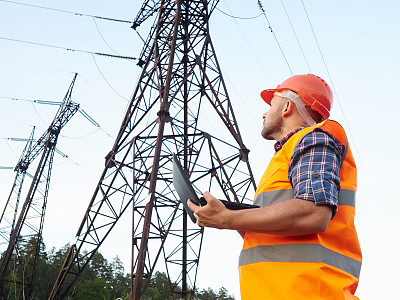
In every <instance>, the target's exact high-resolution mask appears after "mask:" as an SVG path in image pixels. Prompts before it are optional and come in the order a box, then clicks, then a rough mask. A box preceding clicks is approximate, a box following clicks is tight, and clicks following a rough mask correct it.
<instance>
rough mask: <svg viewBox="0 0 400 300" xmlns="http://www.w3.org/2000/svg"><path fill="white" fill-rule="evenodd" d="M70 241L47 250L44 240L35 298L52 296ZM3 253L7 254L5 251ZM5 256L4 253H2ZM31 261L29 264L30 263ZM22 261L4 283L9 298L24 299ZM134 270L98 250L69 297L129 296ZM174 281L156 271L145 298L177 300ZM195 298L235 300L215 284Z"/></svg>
mask: <svg viewBox="0 0 400 300" xmlns="http://www.w3.org/2000/svg"><path fill="white" fill-rule="evenodd" d="M29 245H30V244H29V243H27V244H25V245H24V246H23V247H20V249H19V250H20V257H24V259H25V260H29V259H32V258H31V257H30V253H32V251H31V250H32V249H29ZM68 249H69V245H65V246H64V247H62V248H61V249H59V250H56V249H55V248H52V249H51V250H49V251H47V252H46V251H45V246H44V244H42V247H41V251H40V253H39V260H38V263H37V269H36V282H35V286H34V295H35V299H40V300H42V299H48V297H49V295H50V293H51V290H52V288H53V285H54V282H55V280H56V278H57V276H58V273H59V272H60V269H61V266H62V264H63V263H64V259H65V256H66V253H67V251H68ZM2 256H3V255H2ZM2 256H1V257H2ZM28 265H29V264H25V266H28ZM23 268H26V267H22V266H21V265H19V264H17V263H15V262H14V258H13V259H12V260H11V261H10V263H9V268H8V269H9V271H8V276H7V278H6V280H5V282H4V283H3V287H4V289H3V291H4V292H5V299H22V298H23V296H21V293H22V290H23V288H22V286H21V284H20V283H18V282H20V281H21V280H20V278H22V277H23V276H22V273H23V272H26V271H27V270H23ZM129 282H130V274H129V273H125V270H124V266H123V264H122V262H121V260H120V259H119V258H118V256H117V257H115V258H113V259H112V260H111V262H109V261H108V260H107V259H106V258H104V257H103V255H102V254H101V253H99V252H97V253H96V254H95V255H94V256H93V258H92V259H91V260H90V262H89V264H88V266H87V267H86V268H85V270H84V271H83V272H82V274H81V276H79V280H78V282H77V283H76V284H75V286H74V287H73V288H72V289H71V290H70V291H69V294H68V296H67V297H66V299H68V300H108V299H110V300H129V292H130V289H129ZM170 286H171V282H170V281H169V279H168V276H167V275H166V274H165V273H161V272H156V273H155V274H153V276H152V278H151V280H150V285H149V287H148V288H147V289H146V293H145V300H174V299H181V297H180V296H179V295H176V296H174V297H172V296H171V292H170ZM192 299H193V300H234V299H235V298H234V297H233V296H230V295H229V294H228V291H227V290H226V289H225V288H224V287H221V288H220V289H219V290H218V291H214V290H212V289H211V288H207V289H202V290H201V291H199V290H195V291H194V297H193V298H192Z"/></svg>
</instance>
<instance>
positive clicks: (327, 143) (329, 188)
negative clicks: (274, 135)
mask: <svg viewBox="0 0 400 300" xmlns="http://www.w3.org/2000/svg"><path fill="white" fill-rule="evenodd" d="M343 151H344V146H343V145H342V144H341V143H340V142H339V141H338V140H337V139H336V138H335V137H333V136H332V135H330V134H329V133H327V132H325V131H322V130H314V131H312V132H310V133H308V134H307V135H306V136H304V138H303V139H302V140H301V141H300V142H299V143H298V144H297V145H296V147H295V149H294V152H293V155H292V157H291V162H290V165H289V169H288V178H289V182H290V184H291V185H292V188H293V190H294V197H295V198H296V199H303V200H308V201H314V202H315V204H316V205H329V206H331V207H332V212H333V214H332V217H333V216H335V215H336V212H337V201H338V193H339V191H340V179H339V171H340V166H341V161H342V155H343Z"/></svg>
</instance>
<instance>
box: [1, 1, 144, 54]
mask: <svg viewBox="0 0 400 300" xmlns="http://www.w3.org/2000/svg"><path fill="white" fill-rule="evenodd" d="M0 1H2V0H0ZM0 39H2V40H6V41H12V42H18V43H25V44H31V45H36V46H44V47H50V48H56V49H62V50H67V51H72V52H81V53H88V54H92V55H99V56H106V57H112V58H122V59H127V60H137V58H135V57H131V56H121V55H114V54H108V53H101V52H93V51H87V50H78V49H72V48H65V47H61V46H54V45H48V44H42V43H36V42H30V41H24V40H18V39H11V38H6V37H1V36H0Z"/></svg>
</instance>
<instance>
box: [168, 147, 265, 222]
mask: <svg viewBox="0 0 400 300" xmlns="http://www.w3.org/2000/svg"><path fill="white" fill-rule="evenodd" d="M172 183H173V184H174V187H175V190H176V192H177V193H178V196H179V198H180V200H181V202H182V204H183V207H184V208H185V210H186V212H187V213H188V215H189V217H190V219H191V220H192V221H193V223H196V218H195V216H194V215H193V211H191V210H190V208H189V206H188V205H187V201H188V199H191V200H192V202H193V203H195V204H196V205H200V206H204V205H206V204H207V201H206V199H204V198H203V197H200V198H199V196H198V195H197V193H196V192H195V190H194V188H193V186H192V184H191V182H190V180H189V177H188V176H187V175H186V173H185V171H184V170H183V167H182V166H181V164H180V163H179V160H178V157H177V156H176V154H175V153H174V154H173V174H172ZM220 201H221V202H222V203H223V204H224V205H225V207H226V208H228V209H231V210H239V209H248V208H258V207H259V206H257V205H252V204H246V203H238V202H232V201H227V200H220Z"/></svg>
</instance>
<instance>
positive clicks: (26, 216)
mask: <svg viewBox="0 0 400 300" xmlns="http://www.w3.org/2000/svg"><path fill="white" fill-rule="evenodd" d="M76 76H77V74H75V76H74V78H73V80H72V82H71V85H70V87H69V89H68V91H67V93H66V95H65V97H64V100H63V101H62V103H61V105H60V108H59V109H58V111H57V114H56V116H55V117H54V120H53V122H52V123H51V125H50V126H49V128H48V129H47V131H46V132H45V133H44V134H43V135H42V137H41V138H40V139H39V140H38V141H37V142H36V144H35V145H34V146H33V147H30V149H29V150H28V151H27V153H26V154H25V155H24V156H23V158H22V159H20V161H19V162H18V164H17V167H16V169H18V170H21V172H22V173H23V175H25V173H26V170H27V168H28V166H29V164H30V163H31V162H32V160H34V159H35V158H36V157H37V156H39V155H40V154H41V158H40V161H39V164H38V166H37V168H36V172H35V174H34V176H33V179H32V183H31V185H30V188H29V191H28V194H27V196H26V198H25V201H24V204H23V206H22V208H21V210H20V212H19V216H18V219H17V221H16V222H15V219H14V222H15V223H14V222H13V224H12V230H11V235H10V238H9V243H8V248H7V250H6V251H5V252H4V255H3V258H2V261H1V265H0V299H8V298H9V296H10V295H9V294H8V293H6V292H7V291H6V288H5V283H6V282H7V280H6V279H7V275H8V273H9V268H8V266H9V262H10V260H11V259H12V258H13V257H14V258H15V262H16V265H17V266H22V267H23V268H22V269H23V272H22V275H21V278H18V279H17V280H15V281H14V282H15V283H16V284H18V283H23V285H22V284H21V285H20V286H19V287H18V288H17V287H14V290H16V292H15V295H14V296H15V299H19V297H20V295H24V298H27V299H33V297H34V285H35V276H36V265H37V261H38V258H39V253H40V248H41V244H42V231H43V223H44V216H45V211H46V205H47V196H48V191H49V185H50V177H51V171H52V166H53V158H54V152H55V150H56V144H57V140H58V136H59V134H60V131H61V129H62V128H63V127H64V126H65V125H66V124H67V122H68V121H69V120H70V119H71V118H72V116H73V115H74V114H75V113H76V112H77V111H78V109H79V104H77V103H74V102H72V100H71V94H72V89H73V87H74V84H75V80H76ZM18 165H20V166H18ZM17 177H18V174H17ZM22 177H23V176H22ZM21 185H22V182H21ZM14 188H15V186H13V189H14ZM20 188H21V186H19V187H18V189H20ZM12 193H13V192H12ZM7 204H9V203H7ZM6 210H7V208H5V209H4V211H6ZM22 246H23V247H24V250H25V251H24V253H23V254H22V253H21V252H20V250H21V248H22ZM12 298H14V297H12Z"/></svg>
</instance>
